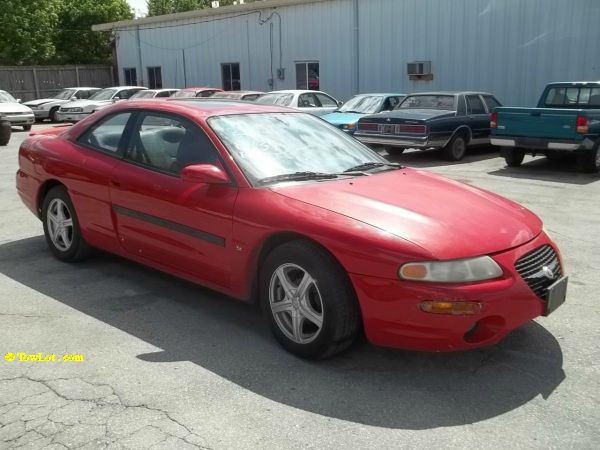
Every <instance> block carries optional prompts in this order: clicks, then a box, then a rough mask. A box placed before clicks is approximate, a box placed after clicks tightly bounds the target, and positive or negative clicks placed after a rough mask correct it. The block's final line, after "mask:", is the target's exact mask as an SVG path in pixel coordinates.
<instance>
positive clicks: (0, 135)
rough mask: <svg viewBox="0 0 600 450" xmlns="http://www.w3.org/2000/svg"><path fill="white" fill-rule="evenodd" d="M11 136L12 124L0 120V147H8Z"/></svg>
mask: <svg viewBox="0 0 600 450" xmlns="http://www.w3.org/2000/svg"><path fill="white" fill-rule="evenodd" d="M11 134H12V130H11V128H10V122H8V121H6V120H4V121H2V120H0V145H8V142H9V141H10V135H11Z"/></svg>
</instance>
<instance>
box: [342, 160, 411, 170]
mask: <svg viewBox="0 0 600 450" xmlns="http://www.w3.org/2000/svg"><path fill="white" fill-rule="evenodd" d="M378 167H392V168H395V169H401V168H402V165H401V164H398V163H384V162H375V161H371V162H366V163H364V164H359V165H358V166H354V167H350V168H349V169H346V170H344V173H348V172H360V171H363V170H371V169H376V168H378Z"/></svg>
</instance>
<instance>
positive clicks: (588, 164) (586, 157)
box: [577, 145, 600, 173]
mask: <svg viewBox="0 0 600 450" xmlns="http://www.w3.org/2000/svg"><path fill="white" fill-rule="evenodd" d="M577 165H578V166H579V170H581V171H582V172H586V173H597V172H600V145H596V147H594V148H593V149H592V150H589V151H586V152H583V153H579V154H578V155H577Z"/></svg>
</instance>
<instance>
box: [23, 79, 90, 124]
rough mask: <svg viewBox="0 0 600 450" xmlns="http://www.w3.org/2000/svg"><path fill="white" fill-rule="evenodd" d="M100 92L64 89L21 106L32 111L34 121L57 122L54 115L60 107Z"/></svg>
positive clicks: (84, 89) (79, 88)
mask: <svg viewBox="0 0 600 450" xmlns="http://www.w3.org/2000/svg"><path fill="white" fill-rule="evenodd" d="M100 90H101V89H100V88H90V87H78V88H66V89H63V90H61V91H60V92H58V93H57V94H56V95H54V96H53V97H49V98H40V99H37V100H31V101H29V102H25V103H23V104H24V105H26V106H29V107H30V108H31V109H32V110H33V114H34V115H35V120H44V119H50V121H51V122H57V121H58V117H57V116H56V113H57V112H58V109H59V108H60V105H62V104H64V103H67V102H69V101H75V100H85V99H88V98H90V97H91V96H92V95H94V94H95V93H96V92H98V91H100Z"/></svg>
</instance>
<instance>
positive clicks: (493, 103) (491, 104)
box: [482, 95, 502, 112]
mask: <svg viewBox="0 0 600 450" xmlns="http://www.w3.org/2000/svg"><path fill="white" fill-rule="evenodd" d="M482 97H483V101H484V102H485V104H486V106H487V107H488V111H489V112H492V111H493V110H494V108H498V107H499V106H502V105H501V104H500V102H499V101H498V100H496V98H495V97H494V96H493V95H483V96H482Z"/></svg>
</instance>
